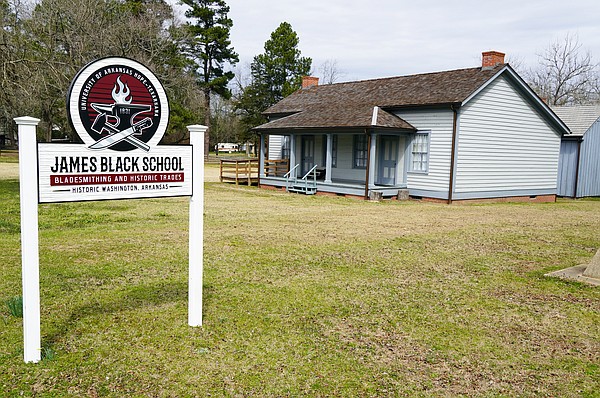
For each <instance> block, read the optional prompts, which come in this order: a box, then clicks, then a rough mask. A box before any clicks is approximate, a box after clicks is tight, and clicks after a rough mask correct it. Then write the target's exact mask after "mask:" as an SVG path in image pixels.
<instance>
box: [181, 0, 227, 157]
mask: <svg viewBox="0 0 600 398" xmlns="http://www.w3.org/2000/svg"><path fill="white" fill-rule="evenodd" d="M183 3H185V4H187V5H188V6H190V7H191V8H190V9H189V10H188V11H187V12H186V13H185V15H186V17H188V18H192V19H194V20H195V24H188V29H189V32H190V35H191V36H192V37H191V39H190V42H189V46H188V53H189V56H190V57H192V58H194V59H195V60H196V63H197V66H198V67H197V69H196V74H197V78H198V84H199V86H200V88H201V89H202V91H203V93H204V106H205V116H204V124H205V125H206V126H207V127H208V128H209V130H210V125H211V123H210V102H211V101H210V100H211V94H217V95H220V96H222V97H224V98H226V99H228V98H231V91H230V90H229V88H228V87H227V85H228V84H229V82H230V81H231V79H233V77H234V74H233V72H231V71H225V69H224V67H225V64H226V63H229V64H232V65H233V64H236V63H237V62H238V55H237V54H236V53H235V51H234V49H233V47H232V46H231V41H230V39H229V34H230V31H231V27H232V26H233V21H232V20H231V19H230V18H229V17H228V16H227V14H228V13H229V7H228V6H227V5H226V4H225V1H223V0H183ZM209 130H207V131H206V134H205V136H204V155H205V156H206V157H207V156H208V150H209V137H210V135H209V134H210V131H209Z"/></svg>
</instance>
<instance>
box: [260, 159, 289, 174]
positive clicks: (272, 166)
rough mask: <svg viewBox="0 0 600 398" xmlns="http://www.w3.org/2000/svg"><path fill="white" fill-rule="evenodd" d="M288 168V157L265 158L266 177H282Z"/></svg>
mask: <svg viewBox="0 0 600 398" xmlns="http://www.w3.org/2000/svg"><path fill="white" fill-rule="evenodd" d="M289 170H290V162H289V160H288V159H266V160H265V176H267V177H283V176H284V175H285V173H287V172H288V171H289Z"/></svg>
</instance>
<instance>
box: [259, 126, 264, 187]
mask: <svg viewBox="0 0 600 398" xmlns="http://www.w3.org/2000/svg"><path fill="white" fill-rule="evenodd" d="M258 170H259V175H260V178H263V177H264V176H265V134H264V133H261V134H260V152H259V155H258Z"/></svg>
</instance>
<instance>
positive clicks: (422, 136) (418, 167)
mask: <svg viewBox="0 0 600 398" xmlns="http://www.w3.org/2000/svg"><path fill="white" fill-rule="evenodd" d="M410 151H411V152H410V153H411V169H410V171H416V172H421V173H426V172H427V171H428V170H429V133H417V134H415V136H414V137H413V140H412V145H411V150H410Z"/></svg>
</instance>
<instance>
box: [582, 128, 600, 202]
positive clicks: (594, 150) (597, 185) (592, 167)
mask: <svg viewBox="0 0 600 398" xmlns="http://www.w3.org/2000/svg"><path fill="white" fill-rule="evenodd" d="M579 161H580V168H579V183H578V184H577V197H583V196H600V121H596V122H595V123H594V124H592V126H591V127H590V128H589V129H588V131H587V132H586V133H585V135H584V136H583V142H582V143H581V158H580V160H579Z"/></svg>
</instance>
